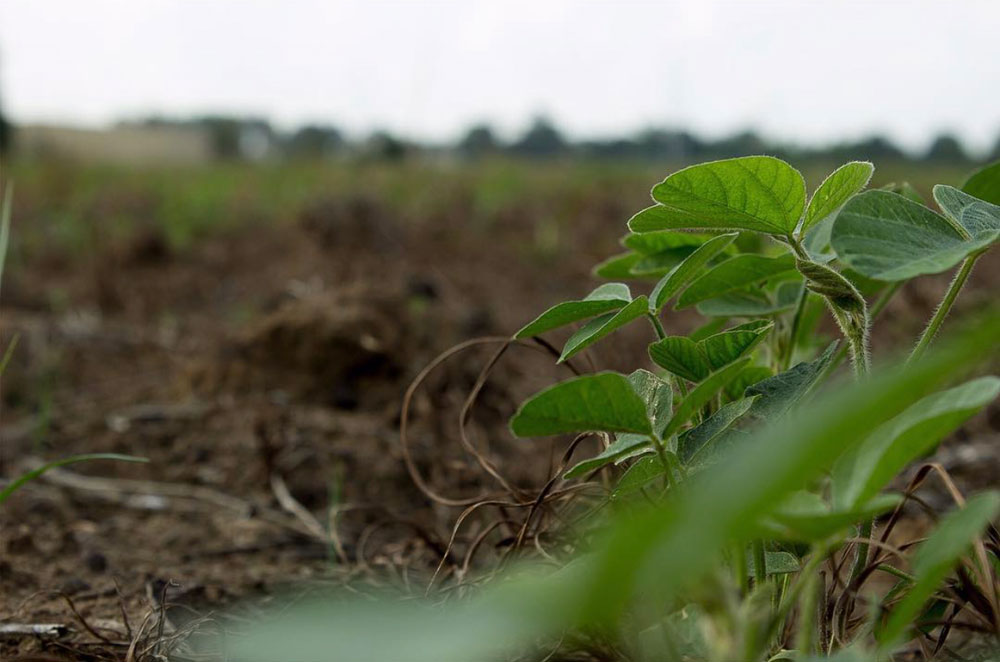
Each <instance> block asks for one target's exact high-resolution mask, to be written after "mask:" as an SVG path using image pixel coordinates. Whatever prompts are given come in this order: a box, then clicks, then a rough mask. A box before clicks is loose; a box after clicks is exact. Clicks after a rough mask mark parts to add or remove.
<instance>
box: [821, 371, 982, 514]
mask: <svg viewBox="0 0 1000 662" xmlns="http://www.w3.org/2000/svg"><path fill="white" fill-rule="evenodd" d="M998 393H1000V379H998V378H996V377H981V378H979V379H974V380H972V381H970V382H966V383H965V384H962V385H961V386H956V387H955V388H951V389H948V390H947V391H942V392H940V393H935V394H933V395H930V396H927V397H926V398H924V399H923V400H920V401H919V402H917V403H915V404H914V405H913V406H911V407H910V408H908V409H907V410H906V411H904V412H903V413H902V414H900V415H899V416H897V417H896V418H894V419H892V420H891V421H889V422H888V423H886V424H885V425H883V426H882V427H880V428H879V429H878V430H875V431H874V432H873V433H872V434H871V436H870V437H869V438H868V439H866V440H865V441H864V443H863V444H861V445H860V446H858V447H857V449H856V450H855V451H854V452H852V453H850V454H847V455H845V456H844V457H842V458H840V461H839V462H838V463H837V465H836V466H835V467H834V470H833V481H832V495H833V501H834V504H835V505H837V506H838V507H842V508H847V507H853V506H855V505H857V504H859V503H862V502H864V501H867V500H869V499H871V498H872V497H874V496H875V495H876V494H878V492H879V491H880V490H881V489H882V488H883V487H885V486H886V485H888V484H889V483H890V482H891V481H892V479H893V478H895V477H896V476H897V475H899V473H900V472H901V471H902V470H903V469H904V468H905V467H906V466H907V465H908V464H909V463H910V462H913V461H914V460H916V459H917V458H920V457H923V456H924V455H926V454H928V453H930V452H932V451H933V450H934V448H935V447H936V446H937V444H938V443H939V442H940V441H941V440H942V439H943V438H945V437H946V436H947V435H949V434H951V433H952V432H953V431H954V430H955V429H957V428H958V427H959V426H960V425H962V423H964V422H965V421H967V420H968V419H969V418H970V417H972V416H973V415H974V414H975V413H976V412H978V411H979V410H981V409H982V408H983V407H985V406H986V405H987V404H989V403H990V402H992V401H993V400H994V399H996V397H997V394H998Z"/></svg>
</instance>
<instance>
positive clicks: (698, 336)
mask: <svg viewBox="0 0 1000 662" xmlns="http://www.w3.org/2000/svg"><path fill="white" fill-rule="evenodd" d="M728 321H729V320H727V319H726V318H724V317H716V318H714V319H710V320H708V321H707V322H705V323H704V324H702V325H701V326H699V327H698V328H697V329H695V330H694V331H692V332H691V333H689V334H688V338H690V339H691V340H693V341H695V342H701V341H702V340H704V339H705V338H707V337H709V336H714V335H715V334H716V333H719V332H720V331H722V328H723V327H724V326H726V322H728Z"/></svg>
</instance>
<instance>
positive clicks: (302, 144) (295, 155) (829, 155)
mask: <svg viewBox="0 0 1000 662" xmlns="http://www.w3.org/2000/svg"><path fill="white" fill-rule="evenodd" d="M129 124H130V125H133V126H135V125H139V126H152V127H156V126H170V127H196V128H200V129H202V130H204V131H206V132H207V134H208V136H209V141H210V145H211V151H212V154H213V155H214V156H215V158H217V159H220V160H253V159H259V158H265V157H279V158H287V159H299V160H322V159H331V158H339V157H342V156H348V155H350V156H361V157H364V158H371V159H377V160H390V161H391V160H399V159H404V158H407V157H408V156H410V155H414V154H423V155H436V154H444V155H447V154H455V155H458V156H461V157H462V158H466V159H478V158H483V157H489V156H498V155H509V156H515V157H521V158H527V159H552V158H565V157H582V158H595V159H609V160H656V161H693V160H709V159H719V158H728V157H732V156H740V155H746V154H772V155H775V156H780V157H784V158H787V159H790V160H798V161H801V160H815V159H827V160H836V161H845V160H850V159H868V160H874V161H885V160H893V159H920V160H926V161H933V162H939V163H967V162H970V161H972V160H973V159H972V157H971V156H969V154H968V152H967V151H966V150H965V148H964V147H963V145H962V143H961V141H960V140H958V139H957V138H956V137H955V136H954V135H951V134H947V133H945V134H941V135H939V136H937V137H936V138H934V140H933V141H932V142H931V144H930V146H929V147H928V148H927V149H926V150H925V151H924V152H923V153H920V154H912V153H907V152H906V151H904V150H903V149H901V148H900V147H898V146H897V145H895V144H894V143H893V142H892V141H891V140H889V139H888V138H886V137H883V136H878V135H875V136H871V137H869V138H865V139H862V140H856V141H852V142H844V143H841V144H836V145H831V146H827V147H818V148H817V147H803V146H798V145H789V144H781V143H775V142H773V141H768V140H766V139H765V138H763V137H761V136H760V135H758V134H757V133H755V132H753V131H743V132H740V133H736V134H735V135H732V136H728V137H723V138H718V139H709V138H704V137H701V136H697V135H695V134H693V133H691V132H689V131H685V130H678V129H658V128H650V129H646V130H643V131H639V132H638V133H636V134H634V135H630V136H622V137H616V138H608V139H600V140H597V139H589V140H576V141H574V140H570V139H568V138H567V137H566V136H565V134H564V133H563V132H562V131H561V130H560V129H559V128H558V127H557V126H556V125H555V124H554V123H553V122H552V121H551V120H550V119H548V118H546V117H537V118H535V119H534V121H533V122H532V123H531V124H530V125H529V126H528V128H527V129H526V130H525V131H524V132H523V133H522V134H521V135H520V136H517V137H516V138H514V139H513V140H504V139H502V138H500V137H499V136H498V134H497V133H496V132H495V131H494V130H493V128H492V127H490V126H489V125H488V124H477V125H474V126H472V127H470V128H469V129H468V130H467V131H466V132H465V133H464V135H463V136H462V137H461V138H460V139H459V140H458V141H456V142H455V143H453V144H445V145H441V144H437V145H431V144H421V143H418V142H416V141H412V140H408V139H405V138H403V137H401V136H398V135H394V134H392V133H390V132H388V131H376V132H374V133H373V134H371V135H370V136H368V137H367V138H364V139H361V140H358V139H349V138H348V137H347V136H346V135H345V134H344V133H343V132H341V131H340V130H339V129H338V128H337V127H335V126H332V125H329V124H307V125H304V126H301V127H299V128H297V129H295V130H293V131H280V130H278V129H276V128H275V127H274V126H273V125H272V124H271V123H270V122H269V121H268V120H267V119H265V118H262V117H237V116H228V115H205V116H199V117H192V118H184V119H174V118H164V117H150V118H147V119H143V120H139V121H138V122H129ZM9 139H10V128H9V126H8V125H7V124H6V123H5V122H4V121H3V119H2V115H0V147H2V146H6V145H8V144H9ZM989 159H990V160H995V159H1000V139H998V141H997V143H996V144H995V145H994V148H993V150H992V151H991V153H990V155H989Z"/></svg>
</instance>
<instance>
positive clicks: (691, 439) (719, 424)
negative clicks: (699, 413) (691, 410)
mask: <svg viewBox="0 0 1000 662" xmlns="http://www.w3.org/2000/svg"><path fill="white" fill-rule="evenodd" d="M755 399H756V398H743V399H742V400H737V401H736V402H730V403H729V404H727V405H723V406H722V407H720V408H719V410H718V411H717V412H715V413H714V414H712V415H711V416H709V417H708V418H707V419H705V420H704V421H702V422H701V423H699V424H698V425H696V426H695V427H693V428H691V429H690V430H687V431H685V432H683V433H682V434H681V435H680V436H679V437H678V438H677V457H678V458H679V459H680V461H681V463H683V464H689V463H690V462H691V461H692V460H693V459H694V458H695V456H696V455H698V453H700V452H701V451H703V450H705V449H706V448H708V447H709V446H710V445H711V444H712V443H713V442H714V441H715V440H716V439H718V438H719V437H720V435H722V434H723V433H725V432H726V431H727V430H729V429H730V428H731V427H732V425H733V423H735V422H736V421H738V420H740V418H742V417H743V415H744V414H746V413H747V412H748V411H750V407H751V405H753V403H754V400H755Z"/></svg>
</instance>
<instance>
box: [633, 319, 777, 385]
mask: <svg viewBox="0 0 1000 662" xmlns="http://www.w3.org/2000/svg"><path fill="white" fill-rule="evenodd" d="M773 327H774V323H773V322H769V321H767V320H757V321H755V322H751V323H750V324H745V325H742V326H738V327H735V328H732V329H729V330H727V331H723V332H721V333H716V334H714V335H711V336H709V337H707V338H705V339H704V340H701V341H699V342H694V341H692V340H691V339H689V338H686V337H684V336H668V337H666V338H664V339H663V340H660V341H658V342H655V343H653V344H651V345H650V346H649V357H650V358H651V359H652V360H653V362H654V363H655V364H656V365H658V366H660V367H661V368H665V369H666V370H669V371H670V372H672V373H673V374H675V375H677V376H679V377H682V378H684V379H686V380H688V381H692V382H700V381H701V380H702V379H704V378H705V377H707V376H708V374H709V373H711V372H713V371H715V370H718V369H719V368H722V367H723V366H725V365H728V364H730V363H732V362H733V361H735V360H736V359H738V358H740V357H741V356H743V355H744V354H746V353H747V352H749V351H750V350H752V349H753V348H754V347H756V346H757V344H758V343H760V341H761V340H763V339H764V336H766V335H767V333H768V332H769V331H770V330H771V329H772V328H773Z"/></svg>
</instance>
